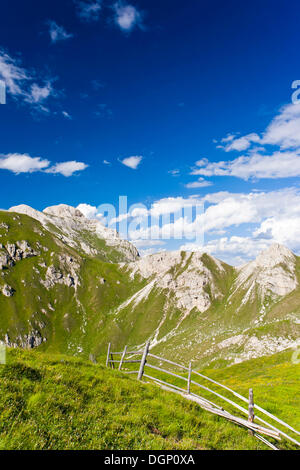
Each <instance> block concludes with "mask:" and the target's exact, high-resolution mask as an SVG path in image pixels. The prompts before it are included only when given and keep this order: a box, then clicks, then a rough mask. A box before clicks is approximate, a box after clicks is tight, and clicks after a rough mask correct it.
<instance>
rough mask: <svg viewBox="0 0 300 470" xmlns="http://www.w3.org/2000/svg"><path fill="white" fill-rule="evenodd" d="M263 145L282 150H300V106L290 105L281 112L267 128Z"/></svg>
mask: <svg viewBox="0 0 300 470" xmlns="http://www.w3.org/2000/svg"><path fill="white" fill-rule="evenodd" d="M262 143H263V144H271V145H278V146H279V147H280V148H282V149H299V148H300V104H289V105H286V106H284V107H283V108H282V109H281V110H280V113H279V114H278V115H277V116H276V117H275V118H274V119H273V120H272V122H271V123H270V125H269V126H268V127H267V129H266V132H265V133H264V135H263V139H262Z"/></svg>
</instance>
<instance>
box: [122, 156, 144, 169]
mask: <svg viewBox="0 0 300 470" xmlns="http://www.w3.org/2000/svg"><path fill="white" fill-rule="evenodd" d="M142 159H143V157H138V156H135V157H128V158H124V159H123V160H120V161H121V163H122V164H123V165H125V166H128V167H129V168H132V169H133V170H136V169H137V167H138V166H139V164H140V163H141V161H142Z"/></svg>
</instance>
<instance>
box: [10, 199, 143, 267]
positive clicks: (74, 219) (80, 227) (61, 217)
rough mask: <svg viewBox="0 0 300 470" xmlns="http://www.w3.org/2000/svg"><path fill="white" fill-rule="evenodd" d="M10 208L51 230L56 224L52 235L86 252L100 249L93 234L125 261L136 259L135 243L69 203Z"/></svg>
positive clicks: (96, 252)
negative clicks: (34, 207) (37, 208)
mask: <svg viewBox="0 0 300 470" xmlns="http://www.w3.org/2000/svg"><path fill="white" fill-rule="evenodd" d="M9 211H10V212H16V213H20V214H26V215H28V216H30V217H32V218H34V219H36V220H38V221H39V222H40V223H41V224H42V225H43V226H44V227H45V228H46V229H47V230H50V231H53V226H54V227H56V228H57V229H58V230H57V231H56V232H55V235H56V236H57V237H58V238H60V239H61V240H62V241H63V242H64V243H66V244H68V245H69V246H71V247H73V248H76V249H79V250H80V251H83V252H84V253H86V254H88V255H92V256H96V255H97V254H99V253H100V251H99V248H98V247H97V243H95V242H93V238H94V239H95V240H96V241H97V239H102V240H104V241H105V243H106V245H107V246H111V247H113V248H115V249H116V250H117V251H118V252H119V253H121V254H122V255H123V257H124V258H125V259H126V261H128V262H130V261H135V260H136V259H137V258H138V257H139V253H138V251H137V249H136V248H135V246H134V245H132V244H131V243H130V242H128V241H127V240H122V239H121V238H120V236H119V234H118V232H117V231H116V230H113V229H110V228H107V227H105V226H104V225H103V224H102V223H101V222H100V221H99V220H97V219H87V218H86V217H85V216H84V215H83V214H82V213H81V212H80V211H79V210H78V209H76V208H74V207H72V206H68V205H66V204H59V205H58V206H51V207H47V208H46V209H44V211H43V212H39V211H37V210H35V209H32V208H31V207H30V206H26V205H24V204H21V205H19V206H15V207H11V208H10V209H9ZM86 235H87V236H86Z"/></svg>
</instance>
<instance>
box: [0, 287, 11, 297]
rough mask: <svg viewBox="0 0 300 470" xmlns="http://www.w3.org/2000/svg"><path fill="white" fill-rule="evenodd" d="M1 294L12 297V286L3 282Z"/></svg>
mask: <svg viewBox="0 0 300 470" xmlns="http://www.w3.org/2000/svg"><path fill="white" fill-rule="evenodd" d="M2 294H3V295H4V296H5V297H12V296H13V295H14V289H13V288H12V287H10V286H9V285H8V284H5V285H4V286H3V287H2Z"/></svg>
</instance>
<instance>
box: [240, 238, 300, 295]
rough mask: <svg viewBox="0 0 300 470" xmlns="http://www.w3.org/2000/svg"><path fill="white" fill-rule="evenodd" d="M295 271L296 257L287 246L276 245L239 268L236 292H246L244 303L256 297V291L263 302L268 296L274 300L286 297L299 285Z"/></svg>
mask: <svg viewBox="0 0 300 470" xmlns="http://www.w3.org/2000/svg"><path fill="white" fill-rule="evenodd" d="M295 269H296V257H295V255H294V254H293V253H292V252H291V251H290V250H289V249H288V248H286V247H285V246H283V245H280V244H278V243H275V244H273V245H271V246H270V248H268V249H267V250H264V251H263V252H261V253H260V254H259V255H258V257H257V258H256V259H255V260H254V261H251V262H250V263H247V264H246V265H244V266H242V267H241V268H239V274H238V277H237V280H236V283H235V286H234V292H235V291H236V290H237V289H239V288H243V289H245V290H246V294H245V296H244V299H243V301H242V302H243V303H245V302H247V301H248V300H251V298H252V297H254V295H255V290H256V289H257V290H258V292H259V294H260V296H261V298H262V300H264V299H265V297H266V295H271V296H273V297H274V299H275V298H276V297H282V296H285V295H287V294H289V293H290V292H292V291H293V290H294V289H296V287H297V285H298V282H297V276H296V272H295Z"/></svg>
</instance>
